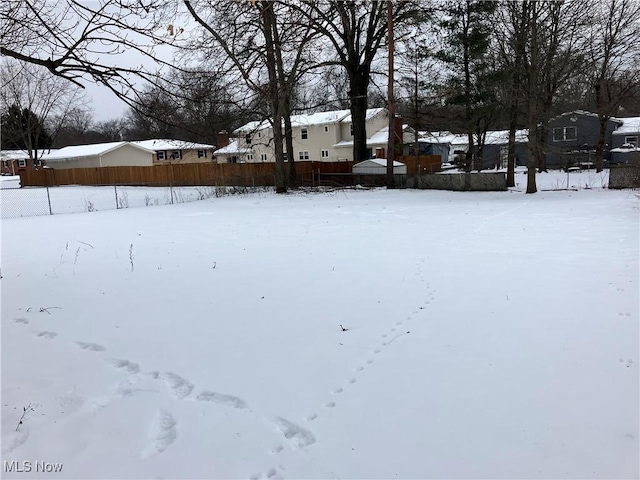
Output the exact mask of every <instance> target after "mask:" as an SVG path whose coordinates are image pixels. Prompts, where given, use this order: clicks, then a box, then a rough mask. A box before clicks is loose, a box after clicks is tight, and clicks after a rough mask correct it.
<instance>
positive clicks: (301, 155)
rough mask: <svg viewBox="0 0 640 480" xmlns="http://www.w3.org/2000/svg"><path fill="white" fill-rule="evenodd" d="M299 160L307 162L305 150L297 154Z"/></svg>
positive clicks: (307, 153)
mask: <svg viewBox="0 0 640 480" xmlns="http://www.w3.org/2000/svg"><path fill="white" fill-rule="evenodd" d="M298 155H299V158H300V160H309V152H308V151H306V150H302V151H300V153H299V154H298Z"/></svg>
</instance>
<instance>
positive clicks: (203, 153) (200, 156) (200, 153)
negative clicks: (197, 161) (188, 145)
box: [198, 150, 207, 158]
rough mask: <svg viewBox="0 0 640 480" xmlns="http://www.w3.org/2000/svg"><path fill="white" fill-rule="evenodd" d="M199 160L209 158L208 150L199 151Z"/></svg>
mask: <svg viewBox="0 0 640 480" xmlns="http://www.w3.org/2000/svg"><path fill="white" fill-rule="evenodd" d="M198 158H207V151H206V150H198Z"/></svg>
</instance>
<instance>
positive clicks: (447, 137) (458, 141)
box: [420, 129, 529, 145]
mask: <svg viewBox="0 0 640 480" xmlns="http://www.w3.org/2000/svg"><path fill="white" fill-rule="evenodd" d="M420 137H421V138H420V141H421V142H425V143H449V144H451V145H467V144H468V143H469V139H468V137H467V135H466V134H456V133H451V132H420ZM474 138H476V137H475V135H474ZM528 141H529V130H527V129H522V130H516V142H518V143H526V142H528ZM484 143H485V145H506V144H508V143H509V130H490V131H488V132H487V136H486V137H485V142H484Z"/></svg>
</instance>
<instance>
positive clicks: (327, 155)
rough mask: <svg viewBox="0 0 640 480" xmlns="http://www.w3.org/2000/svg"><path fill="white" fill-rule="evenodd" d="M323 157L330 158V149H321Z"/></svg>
mask: <svg viewBox="0 0 640 480" xmlns="http://www.w3.org/2000/svg"><path fill="white" fill-rule="evenodd" d="M320 157H321V158H329V150H320Z"/></svg>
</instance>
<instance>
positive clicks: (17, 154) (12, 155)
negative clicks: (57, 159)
mask: <svg viewBox="0 0 640 480" xmlns="http://www.w3.org/2000/svg"><path fill="white" fill-rule="evenodd" d="M37 152H38V153H37V156H38V158H42V156H43V155H46V154H47V153H52V152H57V150H56V149H46V150H38V151H37ZM27 158H29V152H27V151H26V150H2V151H0V160H25V159H27Z"/></svg>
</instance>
